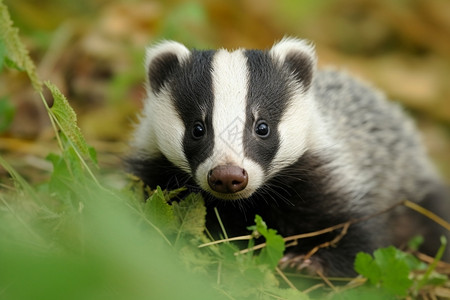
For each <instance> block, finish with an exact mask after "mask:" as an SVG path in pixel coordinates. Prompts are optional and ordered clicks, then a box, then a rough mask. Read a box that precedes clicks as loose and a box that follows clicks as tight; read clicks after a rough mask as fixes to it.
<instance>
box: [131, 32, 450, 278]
mask: <svg viewBox="0 0 450 300" xmlns="http://www.w3.org/2000/svg"><path fill="white" fill-rule="evenodd" d="M146 65H147V71H148V79H149V80H148V98H147V99H146V102H145V104H144V110H143V113H142V115H141V117H140V122H139V124H138V126H137V129H136V133H135V136H134V139H133V142H132V148H133V153H132V154H131V155H130V158H129V160H128V161H129V165H130V166H131V171H132V172H133V173H135V174H136V175H138V176H139V177H141V178H142V179H143V181H144V182H145V183H147V184H148V185H150V186H151V187H155V186H157V185H159V186H161V187H162V188H168V189H173V188H178V187H180V186H187V187H189V188H190V189H192V190H197V191H202V192H203V193H204V194H205V196H206V197H205V198H206V205H207V208H208V212H209V213H208V216H207V217H208V221H207V226H208V227H210V228H216V227H217V228H218V226H216V225H215V224H217V220H216V217H215V215H214V213H211V212H210V211H211V209H212V208H213V207H215V206H216V207H217V208H218V211H219V214H220V216H221V220H222V222H223V223H224V226H225V229H226V230H227V232H228V234H229V235H237V234H247V232H246V226H247V225H249V224H252V223H253V220H254V215H255V214H259V215H261V216H262V217H263V219H264V220H265V221H266V222H267V224H268V226H269V227H271V228H274V229H277V230H278V232H279V233H280V234H281V235H283V236H285V237H287V236H291V235H296V234H301V233H307V232H313V231H316V230H320V229H324V228H327V227H330V226H333V225H336V224H340V223H344V222H347V221H349V220H354V219H357V218H361V217H364V216H368V215H372V214H374V213H376V212H378V211H382V210H384V209H387V208H388V207H390V206H392V205H393V204H395V203H397V202H399V201H401V200H404V199H408V200H410V201H414V202H416V203H419V204H422V205H424V206H426V207H428V208H430V209H432V210H435V211H437V212H438V213H439V212H445V211H446V212H449V211H450V209H449V204H448V202H441V199H442V189H441V183H440V180H439V178H438V176H437V175H436V174H435V171H434V169H433V167H432V166H431V164H430V162H429V160H428V158H427V156H426V154H425V151H424V149H423V147H422V145H421V142H420V140H419V138H418V135H417V133H416V130H415V128H414V126H413V124H412V122H411V121H410V120H408V119H407V118H406V117H405V116H404V114H403V112H402V111H401V109H400V108H399V107H398V106H397V105H395V104H393V103H389V102H388V101H386V99H385V97H384V96H383V95H382V94H381V93H379V92H377V91H375V90H374V89H372V88H370V87H368V86H367V85H365V84H363V83H361V82H359V81H357V80H355V79H353V78H351V77H350V76H348V75H345V74H342V73H339V72H335V71H316V67H315V66H316V58H315V54H314V50H313V48H312V47H311V46H309V45H308V44H307V43H305V42H304V41H301V40H295V39H284V40H282V41H281V42H280V43H278V44H276V45H275V46H274V47H273V48H272V49H271V50H269V51H259V50H236V51H233V52H229V51H226V50H217V51H214V50H209V51H195V50H194V51H189V50H188V49H186V48H185V47H184V46H183V45H181V44H178V43H176V42H164V43H162V44H159V45H157V46H155V47H153V48H150V49H149V50H148V53H147V60H146ZM444 217H446V216H445V215H444ZM443 232H444V231H443V230H440V228H439V227H437V226H436V225H433V224H432V223H431V222H428V221H427V220H425V219H424V218H423V217H421V216H420V215H418V214H415V213H413V212H410V211H408V210H406V209H405V208H397V209H395V210H392V211H390V212H389V213H386V214H383V215H380V216H378V217H376V218H371V219H369V220H366V221H365V222H360V223H356V224H354V225H352V226H351V227H350V228H349V229H348V232H347V233H346V235H345V236H343V237H342V239H341V240H340V241H339V242H338V244H337V245H333V247H325V248H321V249H320V250H318V251H317V253H315V254H314V255H313V256H312V257H311V258H310V259H307V260H306V261H305V260H303V258H304V255H305V254H307V253H308V252H309V251H310V250H311V249H313V248H314V247H315V246H318V245H320V244H322V243H324V242H327V241H331V240H333V238H334V237H336V235H337V234H339V233H340V230H337V231H334V232H331V233H328V234H325V235H321V236H317V237H313V238H308V239H302V240H299V241H298V245H297V246H294V247H289V248H287V251H286V253H287V254H286V256H285V258H284V259H283V260H282V262H283V264H286V265H291V266H294V267H303V266H307V267H309V268H310V269H311V270H318V269H319V270H321V271H323V272H324V273H325V274H328V275H348V274H352V272H353V271H352V270H353V264H352V263H353V260H354V257H355V255H356V253H357V252H359V251H366V252H371V251H373V250H374V249H376V248H378V247H381V246H386V245H390V244H396V245H399V244H401V243H404V242H405V241H407V240H408V239H409V238H410V237H411V236H412V235H413V234H424V235H426V237H427V238H428V239H427V241H426V243H425V244H424V248H423V249H424V250H425V251H428V252H430V253H429V254H433V251H435V250H436V249H437V247H438V245H439V239H438V237H439V235H440V234H441V233H443Z"/></svg>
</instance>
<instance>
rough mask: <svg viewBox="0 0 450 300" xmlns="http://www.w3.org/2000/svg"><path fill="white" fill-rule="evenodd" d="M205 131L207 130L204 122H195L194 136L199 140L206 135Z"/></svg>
mask: <svg viewBox="0 0 450 300" xmlns="http://www.w3.org/2000/svg"><path fill="white" fill-rule="evenodd" d="M205 132H206V130H205V127H204V126H203V124H202V123H200V122H195V124H194V126H193V127H192V132H191V133H192V137H193V138H194V139H196V140H198V139H200V138H201V137H202V136H204V135H205Z"/></svg>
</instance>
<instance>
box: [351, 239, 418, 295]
mask: <svg viewBox="0 0 450 300" xmlns="http://www.w3.org/2000/svg"><path fill="white" fill-rule="evenodd" d="M373 257H374V258H372V257H371V256H370V255H369V254H366V253H358V255H357V258H356V261H355V270H356V271H357V272H358V273H360V274H361V275H363V276H365V277H366V278H368V279H369V281H370V283H371V284H374V285H378V284H379V285H380V286H381V287H382V288H384V289H385V290H386V291H388V292H390V293H392V294H394V295H397V296H405V295H407V292H408V289H409V288H410V287H411V285H412V284H413V281H412V280H411V279H409V273H410V271H411V269H410V267H409V264H408V255H407V254H405V253H403V252H402V251H400V250H398V249H396V248H395V247H393V246H390V247H387V248H381V249H378V250H376V251H375V252H374V255H373Z"/></svg>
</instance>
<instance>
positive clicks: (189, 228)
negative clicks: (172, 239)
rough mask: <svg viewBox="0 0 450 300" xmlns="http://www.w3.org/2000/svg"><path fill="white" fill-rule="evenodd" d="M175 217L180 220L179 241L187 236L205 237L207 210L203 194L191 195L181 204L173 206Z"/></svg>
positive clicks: (176, 203)
mask: <svg viewBox="0 0 450 300" xmlns="http://www.w3.org/2000/svg"><path fill="white" fill-rule="evenodd" d="M172 206H173V212H174V216H175V217H176V218H177V220H178V229H177V230H178V234H177V241H178V239H179V238H180V237H181V236H183V235H185V234H189V235H193V236H196V237H201V236H203V231H204V230H205V222H206V221H205V217H206V208H205V205H204V201H203V197H202V195H201V194H195V193H192V194H189V195H188V196H187V197H186V198H185V199H183V200H182V201H180V202H174V203H173V204H172Z"/></svg>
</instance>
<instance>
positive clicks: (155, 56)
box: [145, 41, 190, 94]
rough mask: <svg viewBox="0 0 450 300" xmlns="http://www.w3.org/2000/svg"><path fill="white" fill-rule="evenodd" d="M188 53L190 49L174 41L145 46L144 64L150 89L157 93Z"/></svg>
mask: <svg viewBox="0 0 450 300" xmlns="http://www.w3.org/2000/svg"><path fill="white" fill-rule="evenodd" d="M189 55H190V51H189V50H188V49H187V48H186V47H185V46H184V45H182V44H180V43H178V42H174V41H164V42H162V43H160V44H157V45H156V46H153V47H149V48H147V53H146V58H145V66H146V68H147V76H148V83H149V87H150V89H151V91H153V93H155V94H157V93H159V91H160V90H161V88H162V87H163V86H164V84H165V83H166V82H167V80H169V79H170V77H171V76H172V75H173V74H174V73H175V72H176V70H177V69H178V68H179V67H180V64H181V63H182V62H183V60H185V59H187V58H188V57H189Z"/></svg>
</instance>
